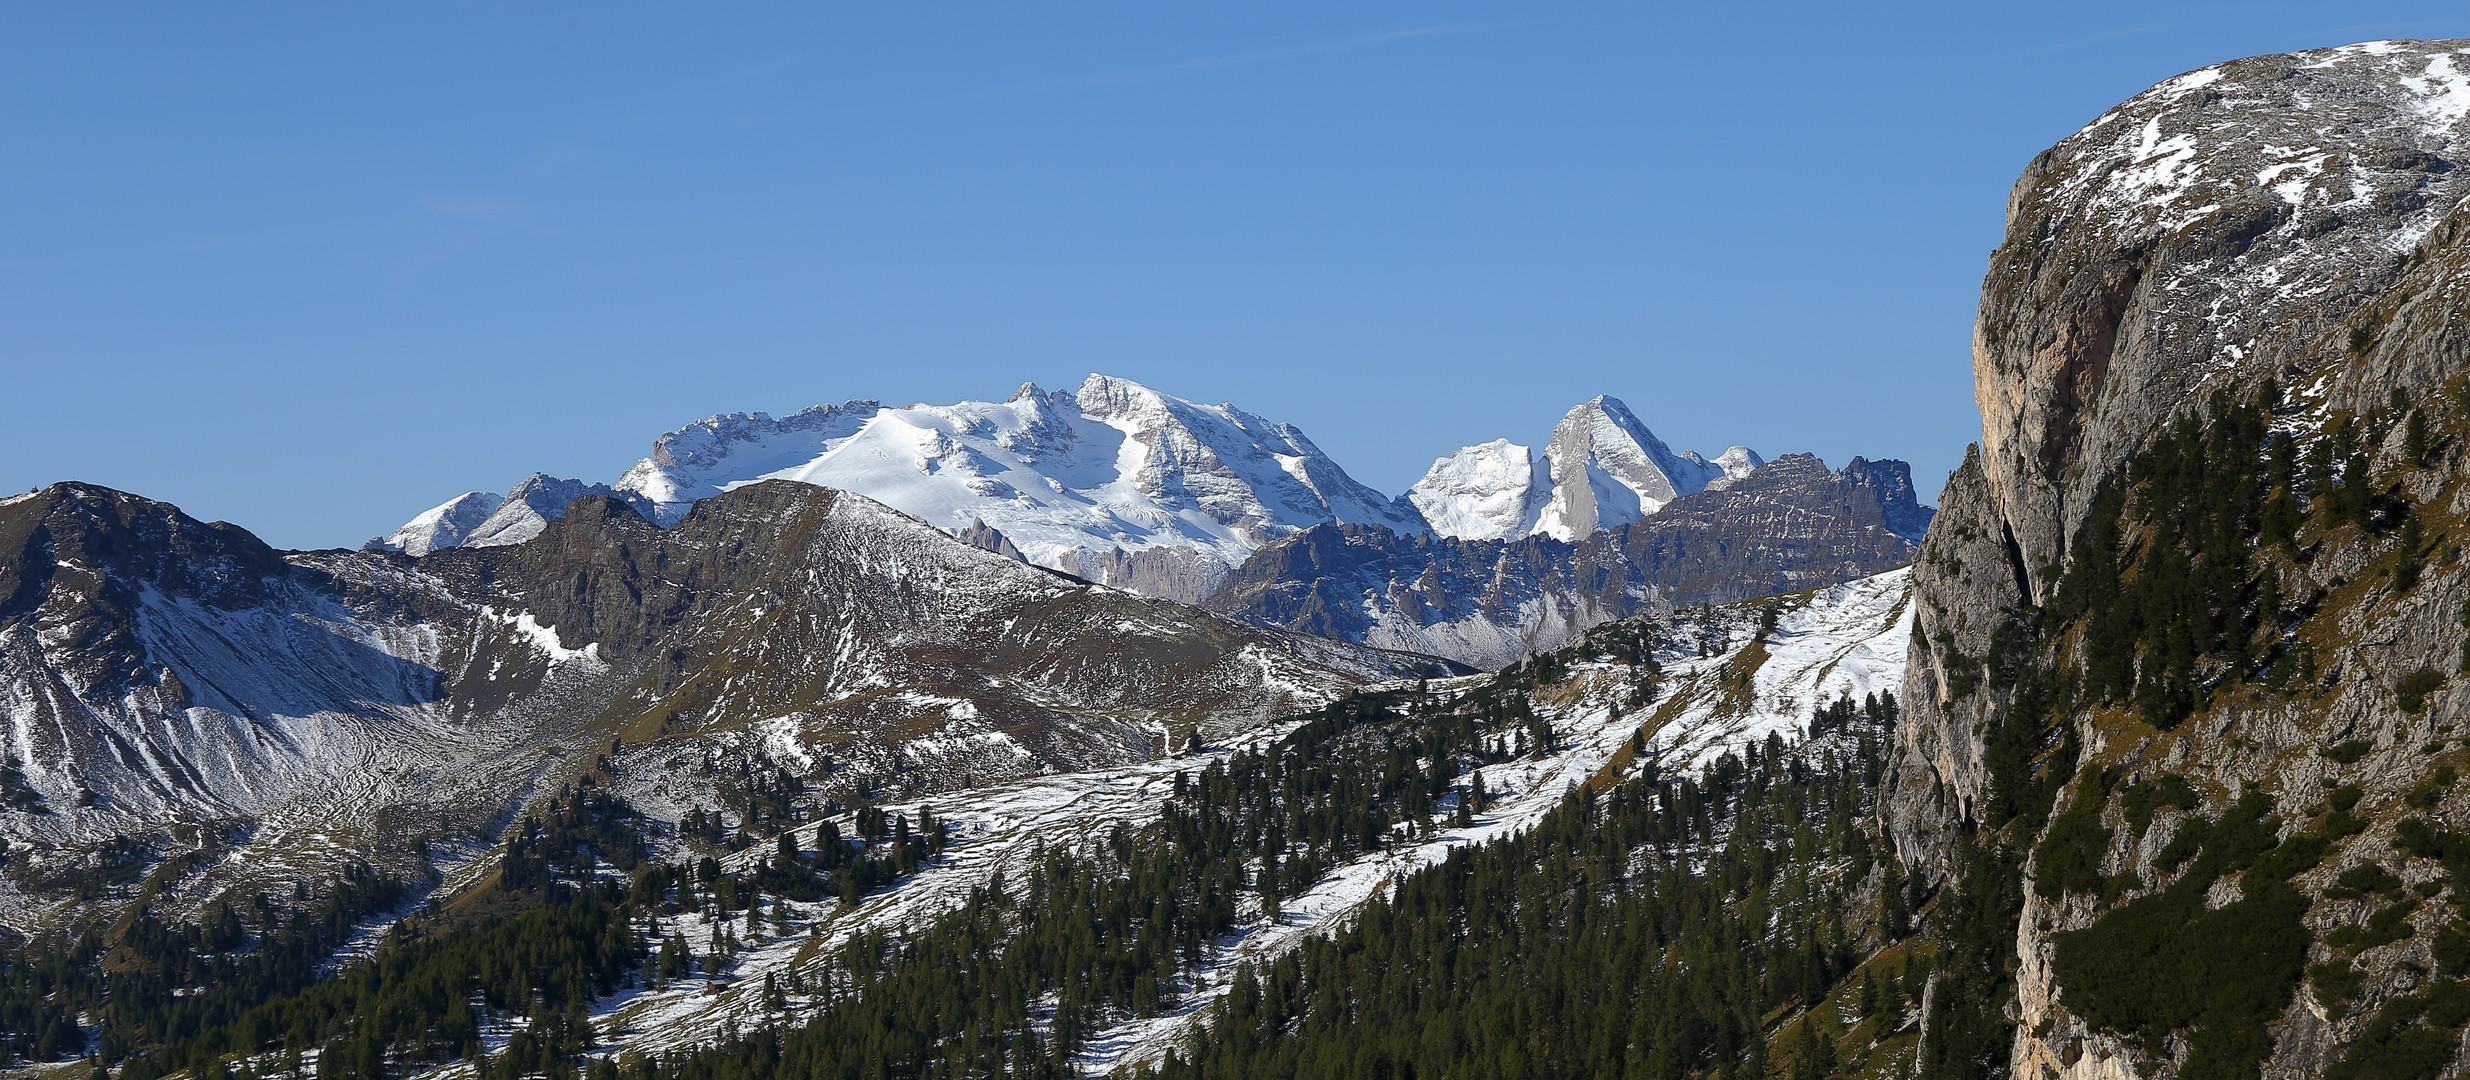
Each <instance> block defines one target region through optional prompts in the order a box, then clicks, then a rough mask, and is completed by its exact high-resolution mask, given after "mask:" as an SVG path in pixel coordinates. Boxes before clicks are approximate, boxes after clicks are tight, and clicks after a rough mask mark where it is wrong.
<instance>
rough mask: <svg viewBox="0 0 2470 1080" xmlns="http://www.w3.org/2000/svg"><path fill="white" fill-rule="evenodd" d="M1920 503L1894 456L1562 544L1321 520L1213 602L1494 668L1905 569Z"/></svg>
mask: <svg viewBox="0 0 2470 1080" xmlns="http://www.w3.org/2000/svg"><path fill="white" fill-rule="evenodd" d="M1929 520H1930V511H1929V510H1928V509H1927V508H1925V507H1922V506H1921V505H1920V504H1918V503H1917V502H1915V501H1914V499H1913V488H1912V479H1911V475H1910V471H1909V470H1908V469H1906V468H1905V466H1904V464H1903V463H1902V462H1893V461H1883V462H1869V461H1862V460H1859V459H1855V460H1854V461H1853V462H1852V463H1851V464H1850V465H1848V466H1846V467H1845V468H1844V469H1843V470H1842V471H1840V472H1833V473H1830V472H1828V471H1827V469H1826V466H1825V465H1824V464H1823V463H1821V462H1820V461H1819V460H1818V459H1817V458H1816V457H1813V456H1811V455H1808V454H1794V455H1788V456H1786V457H1781V458H1777V459H1776V460H1774V461H1772V462H1768V463H1765V464H1764V465H1763V466H1761V467H1758V468H1757V469H1756V470H1755V471H1748V470H1745V476H1744V478H1742V479H1740V480H1737V481H1734V482H1733V483H1731V484H1730V485H1729V486H1726V487H1723V488H1720V489H1717V490H1712V491H1703V492H1700V493H1698V494H1693V495H1684V496H1680V497H1678V498H1676V499H1673V500H1672V501H1671V502H1669V503H1667V504H1665V505H1664V506H1663V507H1662V508H1661V509H1660V510H1659V511H1658V512H1656V513H1654V514H1653V515H1650V516H1648V517H1645V518H1641V519H1638V520H1635V521H1631V522H1629V523H1627V524H1625V525H1622V526H1620V527H1618V528H1613V529H1606V530H1601V531H1598V532H1595V533H1593V534H1591V535H1589V536H1587V537H1586V538H1585V539H1583V540H1582V541H1580V542H1578V543H1575V544H1572V543H1567V542H1564V541H1561V540H1558V539H1555V538H1553V537H1551V536H1548V535H1531V536H1525V537H1521V538H1519V539H1516V540H1459V539H1452V538H1449V537H1441V536H1432V535H1422V536H1400V535H1398V534H1396V533H1393V532H1390V531H1388V530H1384V529H1377V528H1367V527H1337V526H1324V527H1319V528H1314V529H1307V530H1305V531H1304V532H1302V533H1299V534H1297V535H1295V536H1293V537H1289V538H1288V539H1286V540H1283V541H1280V542H1279V543H1276V544H1272V545H1270V546H1269V547H1267V548H1264V549H1262V550H1261V551H1260V552H1258V553H1257V554H1255V555H1254V556H1253V557H1252V558H1251V559H1250V560H1248V561H1247V562H1246V563H1245V564H1244V565H1243V567H1242V568H1240V569H1239V570H1237V571H1236V573H1235V576H1234V577H1233V578H1232V579H1230V580H1229V582H1228V583H1227V585H1226V586H1225V587H1224V588H1223V589H1221V590H1220V591H1219V592H1218V593H1217V594H1216V595H1214V596H1212V597H1211V598H1210V599H1209V601H1208V604H1207V606H1208V607H1210V608H1212V609H1214V610H1218V611H1223V612H1227V613H1229V614H1234V615H1239V616H1241V617H1243V618H1246V619H1249V620H1251V621H1254V622H1257V623H1260V624H1262V625H1266V626H1274V627H1279V628H1282V629H1288V630H1296V631H1301V632H1304V633H1309V634H1316V635H1320V636H1324V637H1334V638H1339V639H1342V640H1346V641H1356V642H1363V643H1367V644H1376V645H1379V646H1380V647H1382V648H1393V649H1402V650H1406V651H1412V652H1422V653H1428V654H1431V655H1435V656H1446V657H1449V658H1451V659H1455V660H1460V661H1463V662H1466V663H1469V664H1474V665H1477V666H1482V667H1497V666H1499V665H1501V664H1505V663H1509V662H1511V661H1513V660H1516V659H1517V658H1518V657H1520V656H1521V655H1524V654H1525V653H1527V652H1529V651H1532V650H1535V649H1539V648H1549V647H1552V646H1554V645H1557V644H1559V643H1560V642H1561V641H1563V640H1565V639H1567V638H1568V637H1569V636H1570V635H1572V634H1574V633H1576V632H1578V631H1580V630H1584V629H1585V628H1587V627H1589V626H1593V625H1595V624H1597V623H1601V622H1605V621H1607V620H1611V619H1618V618H1626V617H1629V616H1631V615H1637V614H1647V613H1667V612H1670V611H1673V610H1675V609H1676V608H1680V607H1686V606H1691V605H1697V604H1722V603H1731V602H1734V601H1739V600H1746V599H1750V598H1752V597H1759V596H1768V595H1773V594H1775V593H1782V592H1793V591H1797V590H1800V589H1806V588H1811V587H1814V586H1819V585H1831V584H1834V583H1836V582H1840V581H1849V580H1851V579H1853V578H1857V577H1864V576H1867V575H1870V574H1875V573H1879V572H1882V571H1885V570H1889V569H1893V568H1895V567H1898V566H1902V565H1904V564H1905V563H1907V562H1909V561H1910V560H1911V558H1912V553H1913V550H1914V540H1913V538H1915V537H1918V536H1920V535H1921V533H1922V530H1923V529H1924V528H1925V527H1926V526H1927V525H1928V522H1929Z"/></svg>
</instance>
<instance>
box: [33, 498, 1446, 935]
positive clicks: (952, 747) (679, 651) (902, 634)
mask: <svg viewBox="0 0 2470 1080" xmlns="http://www.w3.org/2000/svg"><path fill="white" fill-rule="evenodd" d="M1434 669H1435V665H1434V662H1433V661H1431V660H1430V659H1429V658H1424V657H1406V656H1397V655H1390V654H1383V653H1379V652H1376V651H1373V650H1369V649H1364V648H1361V647H1358V646H1352V645H1346V644H1341V643H1336V642H1326V641H1320V640H1317V639H1309V638H1303V637H1300V636H1297V635H1293V634H1288V633H1284V632H1280V631H1275V630H1265V629H1262V628H1258V627H1253V626H1249V625H1245V624H1241V623H1237V622H1233V621H1230V620H1226V619H1223V618H1220V617H1217V616H1213V615H1210V614H1207V613H1205V612H1202V611H1199V610H1198V609H1195V608H1192V607H1189V606H1186V605H1182V604H1177V603H1173V602H1170V601H1164V600H1156V599H1150V598H1145V597H1140V596H1136V595H1132V594H1129V593H1125V592H1121V591H1118V590H1114V589H1107V588H1101V587H1097V586H1092V585H1090V584H1088V583H1086V582H1082V581H1078V580H1076V579H1072V578H1069V577H1066V576H1064V575H1061V574H1057V573H1055V572H1053V571H1048V570H1043V569H1040V568H1037V567H1033V566H1029V565H1027V564H1024V563H1022V562H1020V561H1018V560H1017V559H1015V558H1011V557H1007V556H1005V555H1001V554H996V553H993V552H988V551H984V550H981V549H979V548H977V547H973V546H970V545H968V544H964V543H961V542H959V541H957V540H954V539H952V538H950V537H948V536H945V535H943V534H942V533H941V532H939V531H937V530H935V529H933V528H931V527H929V526H927V525H926V524H925V523H923V522H920V521H917V520H916V519H914V518H910V517H907V516H905V515H902V514H899V513H897V512H895V511H892V510H890V509H889V508H887V507H884V506H882V505H881V504H878V503H875V502H872V501H870V500H867V499H865V498H862V497H859V496H855V495H850V494H848V493H845V492H839V491H834V490H831V489H828V488H819V487H814V486H811V485H806V484H796V483H788V482H767V483H762V484H756V485H752V486H749V487H745V488H741V489H739V490H736V491H732V492H729V493H727V494H724V495H721V496H718V497H715V498H712V499H708V500H705V501H704V502H703V503H701V504H699V505H698V506H697V507H696V508H695V509H694V510H693V511H692V512H691V513H689V514H687V515H686V517H685V518H684V519H683V520H681V521H679V522H678V523H677V524H676V525H675V526H674V527H672V528H668V529H662V528H659V527H656V526H654V525H653V524H652V523H651V522H649V521H646V520H644V519H643V518H642V517H641V516H639V515H637V514H636V513H635V512H634V511H633V510H632V509H631V508H630V507H629V506H628V505H627V504H626V503H625V502H623V501H620V500H618V499H616V498H612V497H609V496H591V497H587V498H581V499H577V500H575V501H574V502H572V503H571V504H569V505H568V506H567V507H566V508H565V513H564V515H563V516H562V517H560V518H557V519H555V520H550V521H547V522H546V523H545V526H544V529H543V531H542V532H541V533H540V535H538V536H537V537H535V538H534V539H532V540H530V541H528V542H525V543H520V544H512V545H506V546H501V547H474V548H451V549H446V550H442V551H439V552H436V553H434V554H431V555H429V556H426V557H422V558H414V557H412V556H408V555H403V554H400V553H382V552H347V551H320V552H296V553H288V554H287V553H279V552H276V551H274V550H272V549H270V548H268V547H267V546H266V545H265V544H263V543H261V542H260V541H258V540H257V539H256V538H255V537H253V536H250V535H249V534H248V533H247V532H245V531H244V530H241V529H239V528H236V527H234V526H230V525H223V524H219V523H218V524H206V523H202V522H198V521H196V520H194V519H192V518H189V517H187V516H186V515H183V514H181V513H180V512H179V511H178V510H177V509H175V508H173V507H170V506H167V505H165V504H162V503H155V502H150V501H147V500H145V499H141V498H138V497H136V496H133V495H128V494H124V493H121V492H115V491H110V490H107V489H103V488H97V487H91V486H88V485H81V484H63V485H58V486H55V487H53V488H50V489H47V490H45V491H43V492H41V493H39V494H36V495H29V496H23V497H19V498H15V499H11V500H8V501H6V502H0V719H5V720H6V721H7V723H6V726H5V728H0V749H5V752H6V756H7V757H9V758H10V759H13V760H15V761H17V762H20V763H22V765H23V770H22V771H23V773H24V776H25V778H26V780H27V781H28V782H29V783H30V784H31V785H32V786H33V787H34V788H35V790H36V791H38V792H40V794H41V795H42V796H43V799H44V801H45V804H46V806H47V808H48V811H49V812H47V813H35V814H29V813H6V814H0V838H5V839H6V840H7V841H8V842H9V844H10V845H11V847H12V848H26V847H28V846H29V845H31V847H30V850H32V851H34V852H37V853H38V854H36V855H34V856H32V858H33V859H34V860H35V861H36V862H44V861H45V860H46V859H49V862H48V863H46V865H53V864H56V866H55V867H54V868H55V869H58V868H61V867H68V866H71V865H72V864H73V863H74V860H75V857H76V856H75V854H74V853H75V852H77V851H79V850H83V849H85V848H86V847H87V846H90V845H92V844H94V843H96V842H98V841H100V840H102V839H105V838H108V837H114V836H123V837H126V836H140V837H142V836H147V835H151V834H153V833H155V832H156V831H157V830H162V829H165V828H167V827H168V826H169V825H171V824H172V823H174V822H180V821H187V822H219V823H225V824H230V825H237V826H245V827H246V828H247V829H248V830H250V831H251V833H252V834H253V835H255V836H257V837H258V838H259V839H258V840H255V841H251V842H254V843H263V844H267V845H275V846H274V847H271V848H269V849H268V850H269V851H270V852H283V853H288V854H287V855H286V857H294V858H296V859H297V860H307V861H306V862H299V863H298V865H311V864H316V863H318V861H319V860H320V859H321V858H323V857H324V856H322V855H318V854H315V853H314V852H311V851H309V847H314V846H315V845H309V847H304V846H303V845H304V844H306V843H307V842H305V841H303V840H301V838H300V835H299V832H298V830H304V829H305V830H314V831H315V833H316V835H317V837H318V840H317V843H318V844H328V843H331V844H333V845H339V846H340V848H342V849H343V850H342V851H341V852H337V853H334V857H336V858H340V857H343V853H344V852H349V851H358V852H362V853H369V854H373V855H374V856H376V857H378V858H379V859H380V861H387V860H390V859H391V860H397V861H410V860H415V858H416V855H417V852H418V851H419V850H420V848H421V845H422V844H423V843H424V842H433V841H438V840H439V839H440V838H455V837H460V838H462V840H461V841H460V842H470V840H471V839H472V838H473V837H475V836H478V835H485V834H486V832H487V831H488V830H490V829H492V828H493V827H494V825H495V824H496V823H497V822H498V821H499V815H500V814H501V813H503V812H504V811H505V809H506V808H507V807H509V806H510V805H512V804H513V803H516V802H519V801H520V800H521V799H523V798H524V797H526V794H527V793H528V792H530V791H531V790H532V789H533V785H534V784H535V783H546V782H549V781H551V780H553V779H555V778H556V777H557V776H559V775H561V774H562V773H564V772H568V771H572V770H573V769H574V768H579V767H581V766H582V765H584V764H586V763H588V762H590V761H591V760H592V759H593V757H594V756H595V755H596V754H598V753H602V752H605V751H607V749H608V747H609V741H610V739H611V738H612V737H618V738H621V739H623V741H624V744H625V745H627V746H634V745H636V744H647V745H646V746H645V747H644V748H643V749H642V750H641V751H639V752H638V756H640V754H643V753H648V754H650V755H651V756H650V757H648V758H642V759H641V760H640V761H638V764H639V765H644V766H646V767H648V768H650V769H651V770H652V774H647V775H645V776H640V777H638V778H637V779H638V780H639V781H640V782H642V783H644V784H649V785H652V786H655V787H662V786H663V785H666V786H665V787H664V788H663V790H673V791H676V792H682V794H679V795H678V797H679V798H681V799H686V798H705V799H708V798H710V794H709V791H708V787H709V784H708V782H701V781H697V780H695V779H694V776H693V775H688V774H683V773H681V774H665V773H662V770H664V769H669V768H674V767H676V765H677V763H680V762H692V763H696V765H697V768H698V769H700V768H701V767H702V763H705V762H707V761H708V760H709V759H710V755H712V754H715V753H726V754H727V755H731V756H733V759H735V760H742V761H749V762H753V763H756V764H769V765H778V766H781V767H786V768H789V769H791V770H792V771H794V772H797V773H799V774H801V775H803V776H804V777H806V778H807V779H808V780H809V781H810V782H811V783H813V784H816V785H818V786H819V787H822V788H824V789H825V790H827V791H838V790H841V789H842V788H847V789H849V790H852V791H864V790H870V789H888V790H895V791H898V790H908V791H928V790H935V789H938V788H946V787H951V786H956V785H962V784H967V783H972V782H978V781H985V780H992V779H998V778H1004V777H1011V776H1018V775H1022V774H1024V773H1036V772H1039V771H1042V770H1049V769H1071V768H1085V767H1091V766H1095V765H1101V764H1111V763H1120V762H1124V761H1130V760H1140V759H1145V758H1146V757H1148V756H1150V755H1151V754H1152V753H1153V752H1154V751H1155V749H1156V748H1157V746H1158V744H1159V742H1160V740H1161V738H1162V737H1163V738H1166V739H1171V740H1172V741H1174V742H1175V743H1177V744H1179V745H1180V744H1182V743H1185V742H1188V741H1189V740H1191V739H1193V738H1195V737H1196V736H1198V737H1202V738H1209V737H1214V736H1217V735H1222V734H1225V733H1228V732H1230V731H1233V730H1235V729H1238V728H1243V727H1246V726H1248V725H1250V724H1252V723H1256V722H1258V721H1261V720H1265V719H1267V718H1269V717H1271V716H1273V715H1283V714H1285V713H1288V712H1293V711H1300V710H1301V709H1304V708H1308V707H1311V706H1314V705H1317V704H1319V703H1320V702H1323V701H1325V700H1327V699H1329V698H1330V697H1332V696H1334V695H1336V694H1338V693H1340V692H1343V691H1344V690H1346V689H1348V688H1350V687H1353V686H1355V685H1358V684H1360V683H1362V682H1365V681H1369V680H1373V679H1380V678H1390V677H1400V676H1412V675H1415V674H1420V673H1423V672H1425V671H1428V670H1434ZM630 760H635V759H630ZM664 762H665V763H666V764H664ZM698 783H702V784H703V786H702V787H700V788H699V787H698V786H697V785H698ZM836 785H837V786H836ZM697 791H701V792H702V794H701V795H696V794H695V792H697ZM89 804H90V805H89ZM707 804H709V803H707ZM287 837H288V839H286V838H287ZM286 844H288V845H289V846H288V847H286V846H284V845H286ZM55 851H56V852H59V853H60V854H57V855H56V856H46V855H43V854H40V853H42V852H55ZM61 860H68V861H66V862H63V861H61ZM227 861H228V862H230V864H231V865H233V866H236V867H245V865H247V860H245V859H238V860H227ZM413 864H414V865H416V862H414V863H413ZM21 865H22V864H21ZM218 865H220V864H218ZM48 872H49V871H46V873H48ZM234 872H235V873H237V872H240V871H239V870H235V871H234ZM9 888H13V886H10V887H0V917H6V915H7V914H8V912H9V911H10V910H13V909H15V908H16V907H17V906H18V904H19V901H20V900H21V899H22V897H19V898H12V896H11V894H10V893H9V891H8V890H9Z"/></svg>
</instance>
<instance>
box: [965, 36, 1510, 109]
mask: <svg viewBox="0 0 2470 1080" xmlns="http://www.w3.org/2000/svg"><path fill="white" fill-rule="evenodd" d="M1486 29H1490V27H1488V26H1423V27H1416V28H1414V29H1411V30H1392V31H1389V32H1387V33H1380V34H1367V35H1364V36H1362V37H1355V38H1348V39H1346V40H1344V41H1324V42H1318V43H1315V44H1311V45H1295V46H1290V47H1288V48H1284V49H1269V50H1266V51H1263V52H1250V53H1232V54H1228V55H1225V56H1197V57H1194V58H1192V59H1190V60H1178V61H1176V62H1174V63H1172V64H1159V65H1156V66H1154V67H1141V68H1126V69H1124V70H1121V71H1108V72H1101V73H1099V74H1095V75H1072V76H1067V77H1064V78H1060V79H1038V80H1034V81H1031V82H1020V83H1012V84H1009V85H1006V86H999V87H996V88H995V89H994V91H993V92H994V93H998V94H1023V93H1035V92H1037V91H1041V90H1077V89H1081V88H1084V87H1092V86H1120V85H1123V84H1125V83H1139V82H1154V81H1156V80H1159V79H1172V78H1176V77H1178V76H1183V75H1192V74H1197V73H1200V72H1204V71H1215V70H1218V69H1220V68H1230V67H1241V66H1244V65H1246V64H1260V63H1267V62H1269V61H1272V60H1286V59H1291V58H1293V57H1298V56H1316V55H1320V54H1323V53H1339V52H1353V51H1355V50H1357V49H1368V48H1373V47H1376V46H1380V45H1387V44H1390V43H1392V42H1399V41H1408V40H1412V39H1415V38H1431V37H1449V36H1453V35H1457V34H1468V33H1473V32H1475V31H1478V30H1486Z"/></svg>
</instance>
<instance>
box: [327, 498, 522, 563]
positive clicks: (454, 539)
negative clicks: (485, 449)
mask: <svg viewBox="0 0 2470 1080" xmlns="http://www.w3.org/2000/svg"><path fill="white" fill-rule="evenodd" d="M505 501H506V496H504V495H500V494H498V493H497V492H494V491H466V492H464V493H463V494H461V495H457V496H455V497H454V498H451V499H448V500H446V501H445V502H442V503H439V504H437V505H436V506H432V507H430V508H428V509H426V510H423V511H421V512H420V513H419V514H417V515H414V516H413V518H412V520H410V521H406V522H404V523H403V524H401V525H399V526H396V527H395V531H393V532H390V533H387V534H386V535H384V536H380V537H377V538H375V539H372V540H370V541H369V542H368V543H365V544H362V545H360V550H362V551H401V552H406V553H409V554H412V555H426V554H428V553H430V552H431V551H435V550H437V549H439V548H450V547H460V546H462V544H463V542H464V540H465V539H466V538H467V537H469V536H471V534H472V532H473V530H475V529H477V528H479V527H480V524H481V523H482V522H484V521H487V520H489V515H491V514H494V513H496V512H497V508H498V506H499V505H500V504H502V503H504V502H505Z"/></svg>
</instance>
